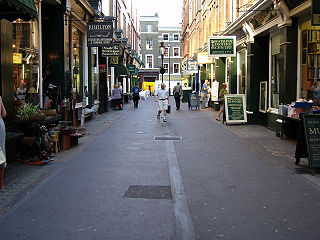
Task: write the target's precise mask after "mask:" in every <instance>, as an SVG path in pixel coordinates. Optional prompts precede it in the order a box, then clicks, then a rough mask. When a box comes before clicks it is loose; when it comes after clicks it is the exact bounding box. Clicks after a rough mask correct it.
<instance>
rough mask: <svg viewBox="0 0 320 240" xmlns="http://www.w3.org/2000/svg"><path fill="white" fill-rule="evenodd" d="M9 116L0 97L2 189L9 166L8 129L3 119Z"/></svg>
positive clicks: (0, 183) (0, 181)
mask: <svg viewBox="0 0 320 240" xmlns="http://www.w3.org/2000/svg"><path fill="white" fill-rule="evenodd" d="M6 116H7V111H6V108H5V107H4V104H3V102H2V98H1V97H0V147H1V151H2V153H3V154H2V159H0V161H1V164H0V189H3V188H4V182H3V177H4V169H5V167H6V166H7V162H6V159H5V156H6V153H5V152H6V146H5V143H6V127H5V125H4V122H3V118H5V117H6Z"/></svg>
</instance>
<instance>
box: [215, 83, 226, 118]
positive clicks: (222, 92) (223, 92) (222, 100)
mask: <svg viewBox="0 0 320 240" xmlns="http://www.w3.org/2000/svg"><path fill="white" fill-rule="evenodd" d="M226 94H228V90H227V84H226V83H222V89H221V90H220V93H219V103H220V111H219V113H218V117H217V118H216V120H217V121H220V118H221V114H222V113H223V112H224V95H226Z"/></svg>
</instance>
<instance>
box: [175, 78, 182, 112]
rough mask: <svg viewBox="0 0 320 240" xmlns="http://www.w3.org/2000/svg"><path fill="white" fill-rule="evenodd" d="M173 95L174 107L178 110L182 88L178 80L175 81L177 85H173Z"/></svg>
mask: <svg viewBox="0 0 320 240" xmlns="http://www.w3.org/2000/svg"><path fill="white" fill-rule="evenodd" d="M173 96H174V100H175V101H176V109H177V110H179V109H180V101H181V99H182V96H183V90H182V86H181V85H180V82H177V85H176V86H174V88H173Z"/></svg>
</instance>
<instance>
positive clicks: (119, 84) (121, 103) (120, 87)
mask: <svg viewBox="0 0 320 240" xmlns="http://www.w3.org/2000/svg"><path fill="white" fill-rule="evenodd" d="M118 86H119V90H120V92H121V100H120V108H122V107H123V89H122V86H121V82H118Z"/></svg>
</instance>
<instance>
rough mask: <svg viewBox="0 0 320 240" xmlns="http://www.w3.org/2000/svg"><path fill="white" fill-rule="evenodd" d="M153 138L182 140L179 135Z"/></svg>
mask: <svg viewBox="0 0 320 240" xmlns="http://www.w3.org/2000/svg"><path fill="white" fill-rule="evenodd" d="M154 140H169V141H180V140H182V137H179V136H155V137H154Z"/></svg>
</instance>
